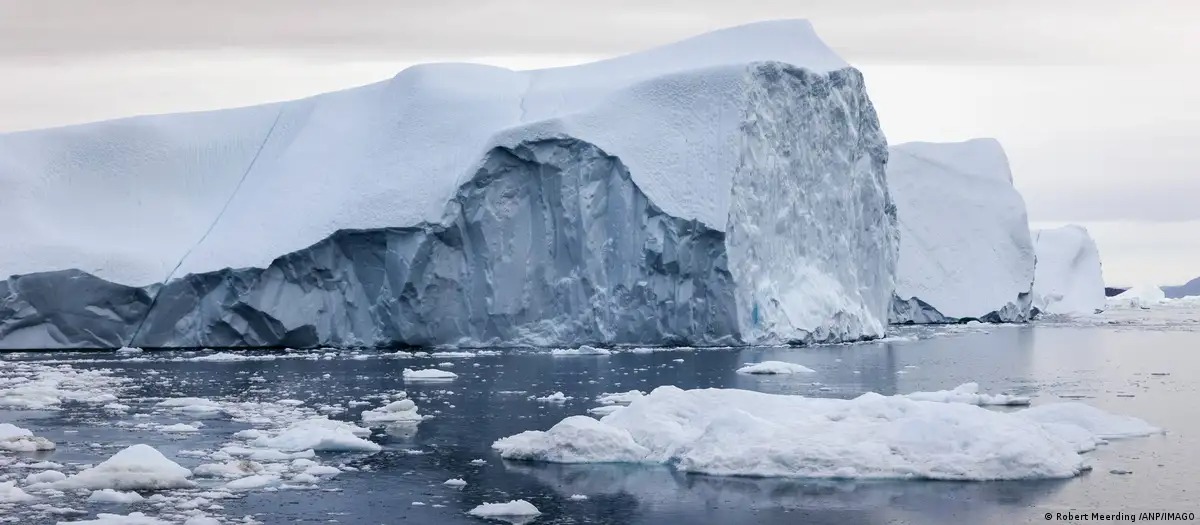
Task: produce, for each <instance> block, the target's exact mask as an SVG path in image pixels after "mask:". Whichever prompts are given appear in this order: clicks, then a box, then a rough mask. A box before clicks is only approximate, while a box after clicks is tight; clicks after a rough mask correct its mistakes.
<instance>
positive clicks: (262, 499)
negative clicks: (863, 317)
mask: <svg viewBox="0 0 1200 525" xmlns="http://www.w3.org/2000/svg"><path fill="white" fill-rule="evenodd" d="M933 330H934V329H928V328H925V329H922V328H915V329H902V330H900V331H899V333H900V335H901V336H908V337H912V336H920V337H919V338H913V340H900V341H894V342H881V343H869V344H856V345H839V346H824V347H812V348H762V349H754V348H751V349H738V350H682V351H657V352H653V353H616V354H613V355H611V356H551V355H547V354H545V353H536V352H529V351H519V352H518V351H509V352H505V351H503V350H501V353H500V354H499V355H482V356H475V357H469V358H447V357H418V358H411V359H389V358H378V357H376V356H374V355H371V354H372V352H362V354H366V357H364V356H363V355H360V356H359V357H358V358H357V359H355V358H354V357H353V356H350V355H347V354H345V353H341V354H339V355H337V356H329V358H327V359H313V360H309V359H280V360H272V361H237V362H227V363H222V362H191V361H169V359H172V358H179V357H188V356H191V355H201V354H185V353H177V352H172V353H149V352H148V353H144V354H134V355H133V356H132V357H134V358H135V359H146V360H134V361H131V360H130V356H119V355H117V354H114V353H95V354H83V353H70V354H22V355H20V356H8V357H6V359H5V360H6V361H9V362H12V361H47V360H49V361H51V362H65V363H66V364H69V365H70V366H72V367H75V368H78V369H88V368H110V369H112V370H113V374H114V375H118V376H128V377H132V378H135V379H136V384H135V385H134V386H133V388H132V389H131V390H129V391H127V392H125V393H124V394H123V395H122V396H121V397H122V401H121V402H122V403H127V404H131V405H134V406H135V409H134V410H133V411H131V414H133V413H137V412H138V410H137V407H139V406H148V405H151V404H152V402H151V401H146V402H144V403H142V402H140V401H139V400H140V399H142V398H159V397H174V396H196V397H207V398H229V399H246V400H259V399H261V400H272V399H283V398H294V399H298V400H301V401H304V402H305V404H306V405H310V406H318V405H322V404H345V403H346V401H348V400H352V399H359V398H362V397H363V396H366V395H369V394H372V393H377V392H385V391H390V390H405V391H407V392H408V394H409V395H410V396H411V397H412V398H413V399H414V400H415V401H416V403H417V404H418V405H419V407H420V410H421V412H422V413H423V414H429V415H433V416H434V417H433V418H430V419H427V420H426V421H423V422H422V423H421V424H420V425H419V427H417V429H416V431H415V433H414V432H413V431H412V429H411V427H409V428H394V429H391V430H390V431H377V432H376V434H375V435H374V436H372V438H371V439H372V440H373V441H376V442H378V443H380V444H381V445H383V446H384V450H383V451H382V452H379V453H376V454H373V455H362V454H357V455H356V454H345V453H341V454H323V455H322V456H323V458H322V459H323V460H327V462H334V463H338V462H341V463H345V464H348V465H351V466H354V467H357V468H360V469H363V470H361V471H358V472H345V473H343V474H341V475H339V476H337V477H336V478H334V479H332V480H329V481H326V482H324V483H322V484H320V485H319V487H320V489H318V490H280V491H274V492H265V491H253V492H248V493H245V495H244V496H242V497H239V498H236V499H227V500H222V501H221V502H220V504H221V505H222V506H224V509H222V510H221V511H220V515H221V516H222V517H228V518H231V519H233V518H238V519H240V518H241V517H242V516H246V515H252V516H254V517H255V518H256V519H257V520H259V521H262V522H265V523H271V524H274V523H280V524H282V523H329V522H337V523H364V524H391V523H414V524H425V523H430V524H441V523H476V524H478V523H484V522H483V521H482V520H479V519H477V518H473V517H470V516H467V515H466V514H465V512H466V511H467V510H469V509H471V508H472V507H474V506H475V505H478V504H480V503H483V502H495V501H508V500H510V499H518V498H520V499H525V500H528V501H529V502H531V503H533V504H534V505H536V506H537V508H538V509H540V510H541V511H542V513H543V514H542V515H541V516H540V517H538V518H537V519H536V520H535V521H533V523H537V524H573V523H581V524H582V523H614V524H616V523H631V524H635V523H636V524H654V525H661V524H664V523H671V524H675V523H678V524H684V523H720V524H754V525H766V524H785V523H786V524H793V523H818V524H821V523H829V524H846V523H914V524H943V523H944V524H964V523H1020V522H1041V523H1045V522H1046V521H1045V520H1044V515H1045V513H1047V512H1051V513H1053V512H1064V511H1066V510H1069V509H1075V510H1079V511H1087V512H1089V513H1090V512H1092V511H1105V512H1116V511H1122V512H1135V511H1142V510H1150V511H1187V512H1196V511H1200V451H1198V450H1200V439H1197V438H1198V436H1200V422H1198V418H1197V416H1200V395H1198V394H1200V391H1198V390H1200V383H1198V382H1197V378H1198V377H1200V332H1198V331H1189V330H1127V329H1117V328H1111V327H1082V326H1053V325H1039V326H1023V327H1013V326H986V325H985V326H981V327H973V328H972V329H958V330H954V333H949V334H946V333H943V334H940V335H936V336H933V335H931V334H932V331H933ZM679 360H682V361H679ZM761 360H781V361H791V362H796V363H801V364H804V365H805V366H808V367H810V368H813V369H815V370H816V371H817V374H815V375H813V374H804V375H796V376H747V375H740V374H736V373H735V372H734V370H735V369H737V368H738V367H739V366H740V365H741V364H742V363H745V362H752V361H761ZM447 362H451V363H453V366H451V367H448V368H445V369H447V370H452V371H454V372H455V373H457V374H459V377H458V378H457V379H456V380H454V381H452V382H445V383H407V384H406V383H405V382H404V380H403V379H402V377H401V372H402V370H403V369H404V368H426V367H429V366H433V365H437V364H439V363H447ZM856 371H857V373H855V372H856ZM255 375H258V376H261V377H265V378H267V381H266V382H261V381H255V380H252V379H250V378H251V377H252V376H255ZM970 381H975V382H978V383H979V384H980V386H981V388H982V390H983V391H986V392H990V393H999V392H1002V391H1003V392H1012V393H1018V394H1023V395H1029V396H1033V399H1034V401H1033V402H1034V404H1035V405H1036V404H1042V403H1048V402H1056V401H1062V400H1078V401H1082V402H1085V403H1088V404H1091V405H1093V406H1096V407H1099V408H1102V409H1105V410H1107V411H1110V412H1113V413H1117V414H1125V415H1132V416H1136V417H1139V418H1142V419H1144V420H1146V421H1148V422H1150V423H1151V424H1154V425H1156V426H1159V427H1162V428H1164V429H1166V430H1167V432H1166V433H1165V434H1162V435H1154V436H1150V437H1146V438H1134V439H1128V440H1119V441H1114V442H1112V443H1111V444H1109V445H1105V446H1101V447H1100V448H1099V449H1098V450H1096V451H1094V452H1091V453H1089V454H1087V457H1088V458H1089V459H1090V460H1091V462H1092V463H1093V464H1094V469H1093V470H1092V471H1090V472H1087V473H1085V474H1083V475H1082V476H1080V477H1077V478H1074V479H1069V480H1054V481H1013V482H930V481H886V482H884V481H874V482H853V481H795V480H784V479H753V478H725V477H713V476H702V475H686V474H681V473H678V472H675V471H673V470H671V469H669V468H667V467H645V466H629V465H547V464H532V463H520V462H507V461H503V460H501V459H500V458H499V457H498V455H496V454H495V453H494V452H493V451H492V450H491V449H490V445H491V443H492V442H493V441H495V440H496V439H497V438H500V437H504V436H509V435H512V434H516V433H519V432H521V431H524V430H531V429H536V430H544V429H547V428H549V427H550V426H552V425H553V424H555V423H557V422H558V421H560V420H561V419H563V418H564V417H567V416H570V415H576V414H585V413H586V411H587V409H588V408H591V407H595V406H597V405H596V403H595V402H594V401H593V400H594V398H595V397H596V396H597V395H599V394H601V393H603V392H619V391H626V390H631V389H639V390H643V391H649V390H652V389H653V388H655V387H657V386H660V385H676V386H679V387H681V388H703V387H724V388H743V389H751V390H758V391H762V392H769V393H783V394H801V395H808V396H819V397H839V398H849V397H854V396H857V395H859V394H862V393H864V392H868V391H871V392H879V393H882V394H895V393H908V392H913V391H931V390H942V389H949V388H953V387H955V386H957V385H959V384H961V383H965V382H970ZM556 391H561V392H563V393H564V394H566V395H568V396H571V397H572V398H573V399H571V400H568V401H567V402H565V403H561V404H552V403H539V402H536V401H534V400H533V399H530V397H531V396H544V395H547V394H550V393H552V392H556ZM364 408H371V407H370V406H364V407H358V408H355V409H351V410H350V411H347V412H345V413H341V414H336V415H335V416H333V417H334V418H336V419H344V420H347V421H355V422H357V421H358V420H359V413H360V412H361V411H362V409H364ZM121 417H122V416H118V417H116V418H115V419H114V416H111V415H109V414H106V413H104V412H103V411H100V410H99V409H97V408H94V407H83V406H77V405H68V406H67V407H66V408H65V409H64V410H61V411H12V410H0V421H11V422H16V423H18V424H20V425H21V426H24V427H26V428H30V429H31V430H34V432H35V433H36V434H38V435H42V436H45V437H47V438H49V439H51V440H52V441H54V442H56V443H57V444H58V450H56V451H55V452H53V453H50V454H48V455H47V454H42V455H41V456H39V457H45V458H47V459H50V460H53V461H57V462H72V461H75V462H98V461H101V460H103V459H104V458H106V457H108V456H109V455H111V454H112V453H113V452H114V451H115V450H118V449H119V448H120V447H124V446H128V445H130V444H133V443H148V444H151V445H153V446H155V447H156V448H158V449H159V450H160V451H162V452H163V453H164V454H165V455H167V456H168V457H172V458H174V459H176V460H177V461H179V462H180V463H181V464H183V465H184V466H188V467H194V466H195V465H196V464H198V463H200V462H201V460H199V459H193V458H188V457H177V456H176V454H177V453H178V452H179V451H180V450H187V449H214V448H217V447H219V446H220V444H221V443H224V442H227V441H229V437H230V435H231V434H232V433H233V432H236V431H238V430H241V429H245V428H248V425H246V424H242V423H235V422H232V421H229V420H225V419H219V418H218V419H208V420H204V422H205V425H206V426H204V428H202V430H201V432H199V433H197V434H195V435H187V436H182V437H175V436H170V435H165V434H162V433H159V432H155V431H150V430H138V429H136V428H129V427H119V426H116V425H115V424H114V422H115V421H116V420H117V419H121ZM123 417H124V418H126V419H128V418H132V415H126V416H123ZM150 417H158V416H153V415H152V416H150ZM142 420H143V421H144V420H146V419H145V418H143V419H142ZM170 422H176V421H170ZM92 444H98V445H99V446H93V445H92ZM476 459H483V460H486V463H485V464H483V465H473V464H471V461H472V460H476ZM1113 471H1128V472H1129V473H1128V474H1115V473H1112V472H1113ZM449 478H462V479H464V480H465V481H466V482H467V483H468V485H467V486H466V487H464V488H462V489H454V488H450V487H445V486H443V485H442V482H443V481H445V480H447V479H449ZM572 494H582V495H586V496H588V499H587V500H586V501H570V500H569V499H568V497H569V496H571V495H572ZM414 502H417V503H423V504H424V505H414ZM73 506H74V507H75V508H80V509H82V510H86V511H88V512H90V513H92V514H91V515H94V513H95V512H97V511H104V512H121V513H124V512H128V511H130V510H141V511H144V512H146V513H147V514H150V515H153V510H154V509H153V507H139V506H136V505H135V506H131V507H115V508H112V507H99V506H95V505H87V504H84V503H81V502H79V501H74V505H73ZM20 514H21V515H20V516H12V517H13V518H17V517H19V518H20V521H21V522H23V523H38V522H42V521H49V522H53V520H52V519H50V518H48V517H46V516H45V515H44V514H36V513H32V512H31V513H20ZM1051 522H1055V521H1051ZM1059 523H1062V522H1061V521H1059Z"/></svg>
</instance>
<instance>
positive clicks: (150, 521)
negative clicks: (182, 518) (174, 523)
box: [59, 512, 171, 525]
mask: <svg viewBox="0 0 1200 525" xmlns="http://www.w3.org/2000/svg"><path fill="white" fill-rule="evenodd" d="M59 525H171V522H169V521H163V520H160V519H158V518H152V517H150V516H147V515H145V514H143V513H141V512H130V513H129V514H107V513H103V512H101V513H100V514H97V515H96V519H94V520H81V521H60V522H59Z"/></svg>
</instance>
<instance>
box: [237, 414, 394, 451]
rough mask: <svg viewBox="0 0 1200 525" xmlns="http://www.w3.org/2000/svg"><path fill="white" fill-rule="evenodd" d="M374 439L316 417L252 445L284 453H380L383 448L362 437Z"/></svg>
mask: <svg viewBox="0 0 1200 525" xmlns="http://www.w3.org/2000/svg"><path fill="white" fill-rule="evenodd" d="M369 435H371V430H370V429H366V428H362V427H359V426H357V425H354V424H351V423H345V422H342V421H334V420H332V419H328V418H323V417H316V418H312V419H306V420H303V421H297V422H295V423H293V424H291V425H290V426H288V427H287V428H285V429H283V430H281V431H280V432H279V433H277V434H275V435H273V436H261V437H259V438H257V439H255V440H253V441H252V442H251V443H252V444H253V445H254V446H257V447H263V448H268V449H275V450H279V451H282V452H299V451H304V450H315V451H350V452H378V451H379V450H380V449H381V447H380V446H379V445H378V444H376V443H372V442H370V441H367V440H365V439H363V438H362V437H361V436H369Z"/></svg>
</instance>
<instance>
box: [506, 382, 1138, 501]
mask: <svg viewBox="0 0 1200 525" xmlns="http://www.w3.org/2000/svg"><path fill="white" fill-rule="evenodd" d="M968 391H971V392H975V391H976V390H975V389H973V388H962V389H961V390H956V391H949V392H942V393H938V394H937V395H932V393H929V394H930V397H936V398H938V399H939V402H933V401H921V400H914V399H911V398H909V397H907V396H903V395H900V396H890V397H885V396H881V395H879V394H874V393H868V394H863V395H862V396H859V397H857V398H854V399H848V400H847V399H824V398H808V397H801V396H788V395H775V394H764V393H759V392H752V391H746V390H732V389H698V390H681V389H679V388H675V387H671V386H664V387H659V388H657V389H655V390H654V391H653V392H651V393H650V394H649V395H647V396H646V397H643V398H641V399H638V400H636V401H634V402H633V403H631V404H630V405H629V406H628V407H626V408H624V409H622V410H619V411H617V412H614V413H612V414H610V415H608V416H605V417H604V418H602V419H600V420H595V419H593V418H590V417H585V416H571V417H568V418H566V419H564V420H562V421H561V422H559V423H558V424H556V425H554V426H553V427H551V428H550V429H549V430H547V431H527V432H523V433H520V434H517V435H514V436H509V437H506V438H502V439H500V440H497V441H496V442H495V443H494V444H493V448H494V449H496V450H497V451H499V452H500V455H501V457H503V458H505V459H514V460H530V461H548V462H559V463H601V462H628V463H663V464H670V465H674V466H675V468H677V469H679V470H681V471H685V472H696V473H704V474H712V475H737V476H762V477H798V478H925V479H947V480H994V479H1032V478H1065V477H1071V476H1075V475H1077V474H1078V473H1079V472H1081V471H1082V470H1085V469H1086V465H1085V463H1084V460H1083V458H1082V456H1080V455H1079V452H1081V451H1083V450H1085V449H1086V447H1081V446H1080V442H1079V440H1078V439H1065V438H1064V437H1062V436H1061V431H1062V428H1063V427H1065V426H1066V425H1068V424H1069V425H1070V426H1071V427H1073V428H1074V429H1079V431H1082V432H1085V433H1087V434H1089V435H1092V434H1095V435H1097V436H1102V435H1107V434H1104V433H1105V432H1113V433H1115V434H1120V435H1135V434H1137V433H1139V432H1145V431H1147V430H1148V429H1150V428H1152V427H1150V426H1149V425H1146V424H1145V423H1144V422H1141V421H1140V420H1137V419H1134V418H1123V417H1120V416H1111V418H1112V419H1109V418H1105V417H1102V416H1103V415H1106V414H1105V413H1103V412H1101V411H1098V410H1096V409H1090V407H1089V409H1090V410H1087V411H1084V410H1082V409H1063V408H1053V407H1054V406H1053V405H1049V406H1048V407H1047V408H1044V409H1040V410H1039V409H1037V408H1035V409H1029V410H1025V411H1018V412H998V411H993V410H988V409H985V408H981V407H979V406H976V405H975V402H977V401H984V400H985V399H982V398H979V397H974V396H971V395H970V394H969V392H968ZM954 392H958V393H957V394H955V393H954ZM986 400H988V401H995V400H997V399H986ZM1005 400H1006V401H1009V400H1008V399H1005ZM947 401H950V402H947ZM961 401H965V402H961ZM1067 410H1070V412H1069V413H1065V412H1060V411H1067ZM1028 412H1031V413H1030V414H1029V415H1028V416H1027V415H1025V413H1028ZM1043 418H1045V419H1055V422H1054V425H1047V424H1043V423H1042V422H1041V421H1040V420H1041V419H1043ZM1114 429H1115V430H1114Z"/></svg>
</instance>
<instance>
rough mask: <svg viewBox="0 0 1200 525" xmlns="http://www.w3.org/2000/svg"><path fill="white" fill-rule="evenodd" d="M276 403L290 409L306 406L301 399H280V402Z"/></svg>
mask: <svg viewBox="0 0 1200 525" xmlns="http://www.w3.org/2000/svg"><path fill="white" fill-rule="evenodd" d="M276 403H278V404H280V405H284V406H289V407H298V406H300V405H303V404H304V402H303V401H301V400H299V399H280V400H279V401H276Z"/></svg>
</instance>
